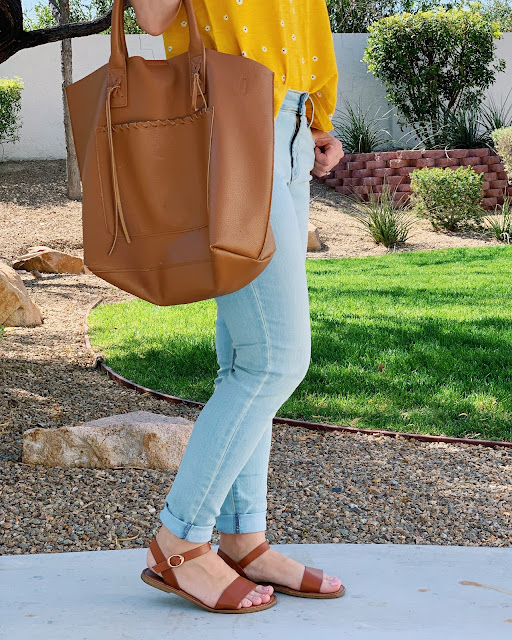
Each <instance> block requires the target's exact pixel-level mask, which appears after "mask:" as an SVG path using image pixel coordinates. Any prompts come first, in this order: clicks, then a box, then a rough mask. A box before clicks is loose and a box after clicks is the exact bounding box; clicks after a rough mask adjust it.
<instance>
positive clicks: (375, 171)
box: [373, 167, 396, 177]
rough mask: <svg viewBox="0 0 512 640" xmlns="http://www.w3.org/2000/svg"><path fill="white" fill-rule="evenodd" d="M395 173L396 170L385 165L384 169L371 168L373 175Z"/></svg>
mask: <svg viewBox="0 0 512 640" xmlns="http://www.w3.org/2000/svg"><path fill="white" fill-rule="evenodd" d="M395 174H396V170H395V169H392V168H390V167H387V168H386V169H374V170H373V175H374V176H379V177H382V176H386V177H387V176H394V175H395Z"/></svg>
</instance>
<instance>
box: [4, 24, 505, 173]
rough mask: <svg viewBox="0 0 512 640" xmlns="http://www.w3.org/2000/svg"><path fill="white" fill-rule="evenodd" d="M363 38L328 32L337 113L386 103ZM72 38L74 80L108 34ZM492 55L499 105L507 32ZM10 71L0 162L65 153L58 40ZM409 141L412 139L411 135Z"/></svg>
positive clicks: (153, 49)
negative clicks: (13, 111) (16, 82)
mask: <svg viewBox="0 0 512 640" xmlns="http://www.w3.org/2000/svg"><path fill="white" fill-rule="evenodd" d="M366 38H367V34H366V33H335V34H333V42H334V48H335V52H336V59H337V61H338V70H339V79H338V104H337V109H336V112H337V113H338V112H341V111H342V110H343V99H345V98H346V99H348V100H350V102H351V103H352V104H354V103H356V102H357V101H358V100H359V98H361V103H362V105H363V106H364V107H365V108H366V107H367V106H369V105H373V106H372V109H374V110H377V109H378V108H379V107H380V111H379V113H380V114H384V113H385V112H386V111H388V110H389V108H390V105H389V104H388V103H387V101H386V99H385V90H384V87H383V85H382V84H381V82H380V81H379V80H376V79H375V78H374V77H373V75H372V74H371V73H369V72H368V70H367V66H366V64H365V63H363V62H361V59H362V57H363V53H364V48H365V46H366ZM126 42H127V46H128V53H129V54H130V55H132V56H133V55H140V56H143V57H144V58H147V59H153V60H154V59H164V58H165V52H164V46H163V39H162V37H161V36H151V35H149V34H141V35H136V34H127V35H126ZM72 43H73V80H74V81H76V80H78V79H80V78H82V77H83V76H85V75H87V74H88V73H90V72H91V71H94V69H97V68H98V67H100V66H102V65H103V64H105V63H107V62H108V59H109V56H110V36H109V35H93V36H86V37H83V38H74V39H73V40H72ZM497 56H498V57H501V58H505V60H506V61H507V66H508V68H507V69H506V70H505V71H504V72H503V73H499V74H497V81H496V83H495V84H494V85H493V86H492V87H491V89H490V91H489V94H492V96H493V97H494V99H495V100H496V101H497V102H498V104H499V103H500V102H501V100H502V99H504V98H505V96H506V94H507V93H508V91H509V90H510V87H512V33H505V34H504V35H503V38H502V39H501V40H498V42H497ZM15 75H16V76H19V77H21V78H22V80H23V82H24V85H25V87H24V89H23V92H22V109H21V118H22V128H21V131H20V140H19V141H17V142H14V143H7V144H4V145H3V146H0V161H1V160H34V159H56V158H65V157H66V149H65V141H64V125H63V102H62V78H61V67H60V42H51V43H49V44H46V45H42V46H39V47H35V48H33V49H25V50H24V51H19V52H18V53H17V54H15V55H14V56H12V57H11V58H10V59H9V60H7V61H6V62H4V63H2V64H1V65H0V77H2V78H3V77H8V78H12V77H14V76H15ZM337 113H335V117H336V115H337ZM382 126H383V127H384V128H387V129H388V130H389V131H390V133H391V135H392V136H393V137H394V138H399V137H400V136H401V135H403V132H401V131H400V128H399V127H398V125H397V123H396V119H395V117H394V116H393V113H392V112H391V113H390V114H389V116H388V118H387V123H385V122H384V123H382ZM411 140H412V141H413V142H415V139H414V138H411V139H410V141H411Z"/></svg>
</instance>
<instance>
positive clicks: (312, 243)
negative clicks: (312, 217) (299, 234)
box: [308, 222, 322, 251]
mask: <svg viewBox="0 0 512 640" xmlns="http://www.w3.org/2000/svg"><path fill="white" fill-rule="evenodd" d="M321 248H322V243H321V242H320V236H319V235H318V229H317V228H316V227H315V225H313V224H311V222H310V223H309V224H308V251H319V250H320V249H321Z"/></svg>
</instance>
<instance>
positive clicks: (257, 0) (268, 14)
mask: <svg viewBox="0 0 512 640" xmlns="http://www.w3.org/2000/svg"><path fill="white" fill-rule="evenodd" d="M193 6H194V13H195V15H196V20H197V25H198V27H199V32H200V33H201V36H202V38H203V42H204V46H205V47H206V48H207V49H214V50H216V51H221V52H222V53H231V54H234V55H242V56H247V57H248V58H252V59H253V60H257V61H258V62H261V63H262V64H264V65H265V66H267V67H269V68H270V69H272V71H274V118H275V117H276V116H277V113H278V111H279V108H280V106H281V104H282V101H283V98H284V96H285V94H286V92H287V90H288V89H295V90H297V91H308V92H309V93H310V95H311V99H312V100H313V102H314V105H315V109H314V119H313V122H312V124H311V126H312V127H314V128H315V129H321V130H322V131H331V130H332V129H333V125H332V122H331V119H332V117H333V115H334V109H335V107H336V100H337V84H338V68H337V65H336V58H335V54H334V47H333V43H332V35H331V25H330V21H329V14H328V12H327V5H326V3H325V0H193ZM162 37H163V39H164V46H165V55H166V58H171V57H172V56H175V55H179V54H181V53H184V52H185V51H186V50H187V49H188V45H189V31H188V24H187V12H186V10H185V6H184V4H183V2H182V3H181V6H180V8H179V11H178V14H177V16H176V18H175V20H174V21H173V22H172V23H171V24H170V26H169V28H168V29H166V31H165V32H164V33H163V34H162ZM311 110H312V109H311V102H310V100H307V101H306V115H307V116H308V119H310V118H311Z"/></svg>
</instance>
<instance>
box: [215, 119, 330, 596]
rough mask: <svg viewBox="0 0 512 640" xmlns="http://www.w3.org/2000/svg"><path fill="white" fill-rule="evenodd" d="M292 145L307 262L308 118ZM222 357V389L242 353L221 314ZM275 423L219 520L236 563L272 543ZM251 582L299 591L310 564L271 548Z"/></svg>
mask: <svg viewBox="0 0 512 640" xmlns="http://www.w3.org/2000/svg"><path fill="white" fill-rule="evenodd" d="M295 134H296V135H295V138H293V140H292V144H291V148H290V155H291V157H292V158H293V162H291V159H290V164H291V170H290V165H289V166H288V169H289V170H290V177H289V180H288V181H287V186H288V190H289V194H290V197H291V200H292V201H293V207H294V211H295V216H296V225H297V230H298V234H299V236H300V248H298V253H300V254H301V255H302V257H303V260H304V262H305V258H306V251H307V240H308V221H309V200H310V181H311V180H312V176H311V174H310V171H311V169H312V168H313V164H314V141H313V138H312V136H311V132H310V131H309V129H308V128H307V126H306V119H305V117H303V118H302V120H301V121H300V128H299V130H298V131H296V132H295ZM216 346H217V358H218V362H219V369H218V377H217V378H216V380H215V384H216V385H220V384H222V382H223V380H224V378H225V376H226V375H228V373H229V370H230V369H231V368H232V366H233V363H234V362H235V361H236V350H234V349H233V344H232V340H231V336H230V334H229V330H228V327H227V325H226V323H225V322H224V321H223V319H222V317H221V316H220V315H219V313H218V314H217V342H216ZM271 438H272V420H270V422H269V425H268V427H267V429H266V430H265V431H264V434H263V436H262V438H261V439H260V441H259V442H258V445H257V446H256V448H255V450H254V452H253V454H252V455H251V457H250V458H249V460H248V461H247V462H246V464H245V466H244V468H243V470H242V471H241V472H240V474H239V475H238V477H237V478H236V479H235V481H234V483H233V485H232V486H231V488H230V490H229V492H228V494H227V496H226V499H225V501H224V503H223V505H222V507H221V513H220V515H219V516H218V517H217V529H218V530H219V531H220V532H221V535H220V545H219V548H221V549H222V550H223V551H224V552H226V553H227V554H228V555H229V556H230V557H232V558H233V559H234V560H235V561H238V560H240V559H241V558H242V557H244V556H245V555H246V554H247V553H248V552H249V551H251V550H252V549H254V548H255V547H257V546H258V545H259V544H260V543H261V542H263V541H264V540H265V539H266V536H265V529H266V527H265V529H263V528H259V525H258V522H254V521H253V519H252V518H251V517H250V515H248V514H251V513H253V512H259V511H261V510H263V509H266V493H267V470H268V459H269V454H270V448H271ZM245 571H246V573H247V575H248V576H249V578H251V579H257V580H261V581H262V582H263V581H271V582H276V583H279V584H283V585H286V586H289V587H292V588H295V589H298V588H299V586H300V584H301V581H302V576H303V572H304V565H302V564H301V563H299V562H297V561H295V560H292V559H291V558H288V557H287V556H285V555H283V554H281V553H279V552H278V551H276V550H275V549H269V550H268V551H267V552H266V553H264V554H263V555H261V556H259V557H258V558H257V559H256V560H254V561H253V562H252V563H250V564H249V565H248V566H247V567H245ZM340 584H341V582H340V580H339V579H338V578H335V577H333V576H329V575H325V574H324V580H323V583H322V586H321V591H322V592H324V593H327V592H332V591H337V590H338V589H339V587H340Z"/></svg>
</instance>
